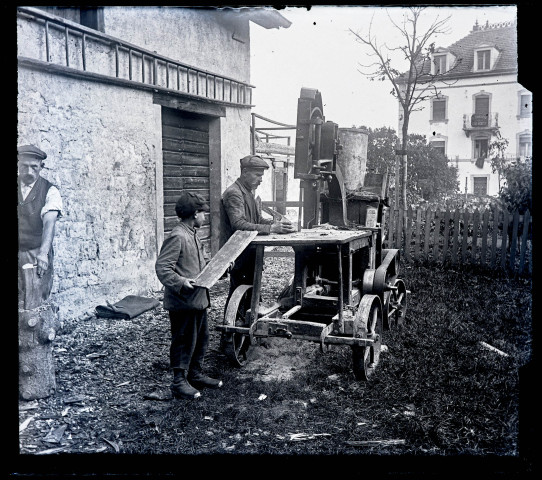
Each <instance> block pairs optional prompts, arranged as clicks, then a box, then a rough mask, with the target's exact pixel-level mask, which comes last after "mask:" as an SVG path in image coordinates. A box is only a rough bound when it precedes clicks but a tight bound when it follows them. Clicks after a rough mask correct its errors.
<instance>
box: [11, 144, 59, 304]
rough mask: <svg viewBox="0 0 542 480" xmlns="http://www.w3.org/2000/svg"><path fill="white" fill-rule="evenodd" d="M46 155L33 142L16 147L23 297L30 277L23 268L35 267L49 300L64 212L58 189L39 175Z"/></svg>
mask: <svg viewBox="0 0 542 480" xmlns="http://www.w3.org/2000/svg"><path fill="white" fill-rule="evenodd" d="M46 158H47V154H46V153H45V152H43V151H41V150H40V149H39V148H38V147H36V146H34V145H24V146H20V147H18V148H17V159H18V176H19V204H18V219H19V269H20V270H19V298H20V299H23V298H24V293H25V292H26V290H27V289H28V288H29V286H28V285H26V284H25V278H26V279H28V278H29V277H28V276H25V275H22V270H21V269H22V268H36V273H37V275H38V277H39V278H40V280H41V281H40V282H39V284H40V289H41V291H40V292H39V296H40V298H41V300H42V301H44V300H47V298H48V297H49V294H50V293H51V288H52V285H53V237H54V234H55V224H56V221H57V219H58V217H60V216H61V215H62V198H61V197H60V192H59V191H58V189H57V188H56V187H55V186H54V185H52V184H51V183H50V182H48V181H47V180H46V179H45V178H43V177H42V176H40V172H41V170H42V168H43V165H44V164H43V161H44V160H45V159H46ZM33 288H35V285H33ZM24 308H33V307H32V306H28V305H25V306H24Z"/></svg>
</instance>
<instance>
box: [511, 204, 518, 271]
mask: <svg viewBox="0 0 542 480" xmlns="http://www.w3.org/2000/svg"><path fill="white" fill-rule="evenodd" d="M518 227H519V211H518V210H516V211H515V212H514V224H513V227H512V240H511V244H510V270H511V271H512V272H513V271H515V269H516V246H517V243H518Z"/></svg>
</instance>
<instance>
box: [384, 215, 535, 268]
mask: <svg viewBox="0 0 542 480" xmlns="http://www.w3.org/2000/svg"><path fill="white" fill-rule="evenodd" d="M386 216H387V221H386V222H385V229H384V235H385V237H384V238H385V242H384V243H385V246H386V248H399V249H400V250H401V253H402V256H403V258H404V259H405V260H406V261H410V260H431V261H435V262H439V263H443V264H473V265H482V266H485V267H488V268H491V269H502V270H504V271H507V272H509V273H514V274H519V275H530V274H532V217H531V214H530V212H529V211H526V212H525V213H524V214H521V215H520V213H519V212H518V211H515V212H512V213H509V212H508V211H507V210H501V209H497V208H493V209H490V208H486V209H480V210H478V209H475V210H473V211H468V210H462V209H456V210H454V211H450V210H449V209H447V210H445V211H442V210H439V209H435V210H432V209H431V208H415V209H413V208H412V207H409V208H408V209H407V210H403V209H392V208H390V209H389V210H387V212H386ZM405 216H406V220H407V221H406V225H405V222H404V218H405Z"/></svg>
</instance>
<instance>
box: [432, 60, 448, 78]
mask: <svg viewBox="0 0 542 480" xmlns="http://www.w3.org/2000/svg"><path fill="white" fill-rule="evenodd" d="M433 63H434V64H435V75H438V74H442V73H446V70H447V69H446V55H435V56H434V57H433Z"/></svg>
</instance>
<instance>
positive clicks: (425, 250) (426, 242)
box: [423, 208, 432, 260]
mask: <svg viewBox="0 0 542 480" xmlns="http://www.w3.org/2000/svg"><path fill="white" fill-rule="evenodd" d="M431 214H432V212H431V209H430V208H428V209H427V210H426V211H425V227H424V232H423V233H424V242H423V253H424V255H425V259H426V260H427V259H428V258H429V233H430V232H431V216H432V215H431Z"/></svg>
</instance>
